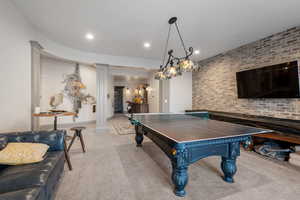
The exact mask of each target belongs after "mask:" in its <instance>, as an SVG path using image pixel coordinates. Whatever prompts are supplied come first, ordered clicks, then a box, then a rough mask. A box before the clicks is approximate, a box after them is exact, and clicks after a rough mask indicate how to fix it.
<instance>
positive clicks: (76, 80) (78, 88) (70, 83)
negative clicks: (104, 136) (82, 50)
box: [50, 63, 96, 120]
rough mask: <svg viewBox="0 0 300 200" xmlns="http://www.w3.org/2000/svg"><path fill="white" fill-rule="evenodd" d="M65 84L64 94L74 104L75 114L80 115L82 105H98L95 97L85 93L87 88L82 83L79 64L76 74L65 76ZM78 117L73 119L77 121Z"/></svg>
mask: <svg viewBox="0 0 300 200" xmlns="http://www.w3.org/2000/svg"><path fill="white" fill-rule="evenodd" d="M63 83H64V84H65V87H64V90H63V94H64V95H65V96H66V97H67V98H69V99H70V101H71V103H72V104H73V112H75V113H77V114H78V113H79V110H80V108H81V106H82V103H84V104H95V103H96V99H95V97H93V96H91V95H90V94H85V93H84V89H86V86H85V85H84V84H83V83H82V81H81V76H80V69H79V64H78V63H76V67H75V72H74V73H72V74H68V75H65V76H64V80H63ZM50 105H51V104H50ZM77 117H78V115H76V116H74V118H73V119H74V120H75V118H77Z"/></svg>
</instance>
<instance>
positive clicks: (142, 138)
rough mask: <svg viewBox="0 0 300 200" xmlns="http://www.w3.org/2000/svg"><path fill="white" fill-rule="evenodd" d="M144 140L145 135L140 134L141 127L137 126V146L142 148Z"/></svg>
mask: <svg viewBox="0 0 300 200" xmlns="http://www.w3.org/2000/svg"><path fill="white" fill-rule="evenodd" d="M143 140H144V134H143V133H141V132H139V127H138V126H137V125H136V126H135V141H136V146H137V147H141V146H142V143H143Z"/></svg>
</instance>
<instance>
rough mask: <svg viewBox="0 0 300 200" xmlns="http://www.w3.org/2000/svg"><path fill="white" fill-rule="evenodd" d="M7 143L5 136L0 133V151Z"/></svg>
mask: <svg viewBox="0 0 300 200" xmlns="http://www.w3.org/2000/svg"><path fill="white" fill-rule="evenodd" d="M6 145H7V137H6V136H1V135H0V151H1V150H2V149H4V148H5V147H6Z"/></svg>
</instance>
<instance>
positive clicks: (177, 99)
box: [169, 72, 192, 112]
mask: <svg viewBox="0 0 300 200" xmlns="http://www.w3.org/2000/svg"><path fill="white" fill-rule="evenodd" d="M169 90H170V93H169V94H170V96H169V112H184V111H185V110H187V109H192V73H190V72H185V73H183V74H182V76H178V77H175V78H172V79H170V80H169Z"/></svg>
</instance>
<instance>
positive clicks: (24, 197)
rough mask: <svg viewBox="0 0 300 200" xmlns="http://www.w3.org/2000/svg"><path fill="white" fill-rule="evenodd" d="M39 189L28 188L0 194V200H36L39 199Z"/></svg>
mask: <svg viewBox="0 0 300 200" xmlns="http://www.w3.org/2000/svg"><path fill="white" fill-rule="evenodd" d="M40 191H41V188H39V187H35V188H28V189H24V190H16V191H12V192H6V193H3V194H0V200H36V199H42V198H39V196H40Z"/></svg>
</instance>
